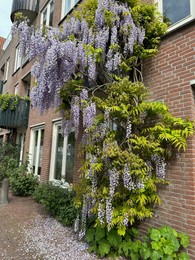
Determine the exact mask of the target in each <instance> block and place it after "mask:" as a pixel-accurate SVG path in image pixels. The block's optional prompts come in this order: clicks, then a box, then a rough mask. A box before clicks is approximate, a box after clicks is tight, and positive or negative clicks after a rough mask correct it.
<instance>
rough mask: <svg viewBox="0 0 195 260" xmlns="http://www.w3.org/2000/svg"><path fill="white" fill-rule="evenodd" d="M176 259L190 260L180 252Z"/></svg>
mask: <svg viewBox="0 0 195 260" xmlns="http://www.w3.org/2000/svg"><path fill="white" fill-rule="evenodd" d="M178 259H179V260H190V257H189V255H187V254H186V253H185V252H181V253H179V255H178Z"/></svg>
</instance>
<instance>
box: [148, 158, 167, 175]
mask: <svg viewBox="0 0 195 260" xmlns="http://www.w3.org/2000/svg"><path fill="white" fill-rule="evenodd" d="M151 160H152V161H153V162H155V165H156V169H155V170H156V176H157V177H158V178H161V179H164V178H165V173H166V172H165V167H166V163H165V158H161V157H160V156H159V155H157V154H153V155H152V157H151Z"/></svg>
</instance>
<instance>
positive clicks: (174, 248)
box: [85, 226, 190, 260]
mask: <svg viewBox="0 0 195 260" xmlns="http://www.w3.org/2000/svg"><path fill="white" fill-rule="evenodd" d="M138 234H139V233H138V229H136V228H132V229H128V230H127V232H126V234H125V236H121V235H119V234H118V233H117V229H112V230H110V231H108V230H107V229H106V228H101V227H98V226H96V227H91V228H89V229H88V230H87V232H86V236H85V239H86V241H87V242H88V243H89V251H90V252H95V253H96V254H98V255H100V256H101V257H104V256H108V255H112V256H113V255H115V256H119V255H120V256H125V257H127V258H128V259H132V260H138V259H140V260H141V259H153V260H156V259H180V260H189V259H190V258H189V256H188V255H187V254H186V253H185V252H182V251H181V250H182V249H183V248H187V247H188V245H189V237H188V235H186V234H184V233H179V232H177V231H176V230H174V229H173V228H171V227H169V226H163V227H161V228H159V229H157V228H150V229H149V230H148V234H147V235H146V237H145V238H144V239H143V240H139V239H137V238H138Z"/></svg>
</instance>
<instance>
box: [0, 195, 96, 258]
mask: <svg viewBox="0 0 195 260" xmlns="http://www.w3.org/2000/svg"><path fill="white" fill-rule="evenodd" d="M11 259H13V260H32V259H36V260H46V259H47V260H97V259H98V258H97V257H96V256H95V255H90V254H89V253H88V252H87V245H86V244H85V243H82V242H80V241H78V240H77V237H76V235H75V233H74V232H73V230H72V229H71V228H68V227H64V226H62V225H61V224H60V223H59V222H57V221H56V220H55V219H53V218H51V217H49V216H48V214H46V212H45V211H44V209H43V208H42V206H41V205H40V204H38V203H36V202H35V201H34V200H33V199H32V198H29V197H15V196H13V195H12V194H9V204H7V205H0V260H11Z"/></svg>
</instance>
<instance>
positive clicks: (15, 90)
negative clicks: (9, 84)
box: [14, 83, 19, 95]
mask: <svg viewBox="0 0 195 260" xmlns="http://www.w3.org/2000/svg"><path fill="white" fill-rule="evenodd" d="M18 93H19V83H17V84H16V85H15V86H14V95H18Z"/></svg>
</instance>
